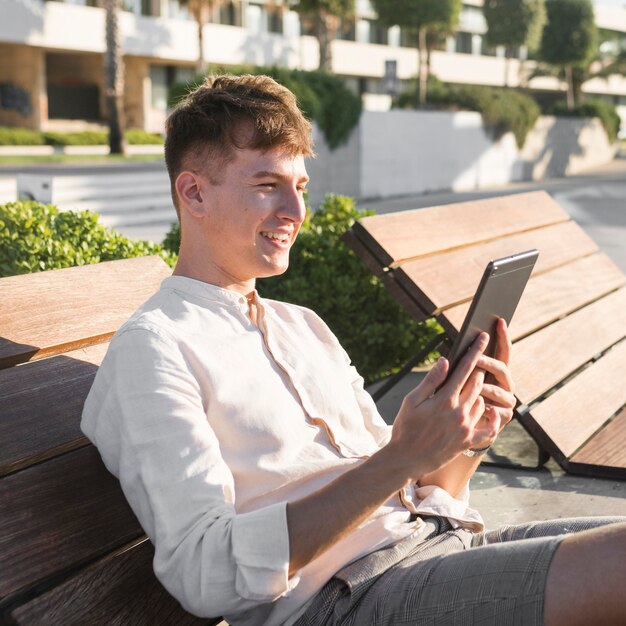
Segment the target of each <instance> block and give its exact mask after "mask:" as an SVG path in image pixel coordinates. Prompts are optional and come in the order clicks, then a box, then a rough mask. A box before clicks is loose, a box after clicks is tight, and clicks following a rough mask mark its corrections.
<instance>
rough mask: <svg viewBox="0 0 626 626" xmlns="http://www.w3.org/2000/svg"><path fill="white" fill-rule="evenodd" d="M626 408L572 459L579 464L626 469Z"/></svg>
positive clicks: (571, 460) (572, 461)
mask: <svg viewBox="0 0 626 626" xmlns="http://www.w3.org/2000/svg"><path fill="white" fill-rule="evenodd" d="M624 450H626V408H624V409H622V411H620V413H619V414H618V415H617V416H616V417H615V418H614V419H613V420H611V422H610V423H609V424H607V425H606V426H605V427H604V428H603V429H602V430H601V431H600V432H599V433H598V434H597V435H596V436H595V437H594V438H593V439H592V440H591V441H590V442H589V443H587V444H586V445H585V446H583V447H582V448H581V449H580V450H579V451H578V452H577V453H576V454H574V455H573V456H572V458H571V459H570V462H571V463H576V464H579V465H591V466H596V467H598V466H602V467H609V468H619V469H622V470H626V455H625V454H624Z"/></svg>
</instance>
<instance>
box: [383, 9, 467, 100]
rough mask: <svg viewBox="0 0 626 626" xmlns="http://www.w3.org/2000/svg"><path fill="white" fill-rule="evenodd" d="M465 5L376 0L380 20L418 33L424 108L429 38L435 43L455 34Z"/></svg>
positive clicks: (428, 71) (421, 95)
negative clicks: (442, 36)
mask: <svg viewBox="0 0 626 626" xmlns="http://www.w3.org/2000/svg"><path fill="white" fill-rule="evenodd" d="M462 4H463V3H462V2H461V0H372V5H373V7H374V10H375V11H376V13H377V14H378V19H379V20H380V21H381V22H382V23H383V24H387V25H388V26H394V25H398V26H400V27H401V28H404V29H405V30H408V31H413V32H415V33H417V41H418V48H419V57H418V74H417V78H418V84H419V88H418V90H417V96H418V100H417V102H418V104H419V106H420V107H423V106H424V105H425V104H426V100H427V86H428V77H429V75H430V50H429V38H430V40H431V42H432V43H434V41H435V40H436V39H437V35H448V34H452V32H453V31H454V28H455V26H456V25H457V23H458V21H459V15H460V13H461V8H462ZM429 36H430V37H429Z"/></svg>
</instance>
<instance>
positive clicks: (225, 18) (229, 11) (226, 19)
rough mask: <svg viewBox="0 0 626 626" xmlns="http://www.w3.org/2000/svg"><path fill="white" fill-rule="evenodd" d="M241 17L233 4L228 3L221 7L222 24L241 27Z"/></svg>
mask: <svg viewBox="0 0 626 626" xmlns="http://www.w3.org/2000/svg"><path fill="white" fill-rule="evenodd" d="M238 18H239V15H238V14H237V10H236V9H235V5H234V4H233V3H232V2H227V3H226V4H222V5H221V6H220V24H226V25H228V26H241V23H240V20H239V19H238Z"/></svg>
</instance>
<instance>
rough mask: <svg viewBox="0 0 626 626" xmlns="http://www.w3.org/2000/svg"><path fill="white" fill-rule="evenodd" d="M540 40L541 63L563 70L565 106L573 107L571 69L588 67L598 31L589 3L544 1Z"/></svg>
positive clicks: (584, 1)
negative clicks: (545, 16)
mask: <svg viewBox="0 0 626 626" xmlns="http://www.w3.org/2000/svg"><path fill="white" fill-rule="evenodd" d="M546 12H547V22H546V25H545V27H544V29H543V35H542V38H541V48H540V56H541V60H542V61H545V62H546V63H549V64H550V65H554V66H555V67H558V68H562V69H564V70H565V75H566V78H567V85H568V89H567V106H568V107H569V108H570V109H572V108H573V107H574V105H575V93H574V77H573V72H574V69H575V68H580V67H583V66H585V65H586V64H588V63H589V62H590V61H591V59H592V58H593V56H594V54H595V53H596V50H597V44H598V41H597V40H598V30H597V27H596V22H595V18H594V13H593V5H592V3H591V0H548V1H547V2H546Z"/></svg>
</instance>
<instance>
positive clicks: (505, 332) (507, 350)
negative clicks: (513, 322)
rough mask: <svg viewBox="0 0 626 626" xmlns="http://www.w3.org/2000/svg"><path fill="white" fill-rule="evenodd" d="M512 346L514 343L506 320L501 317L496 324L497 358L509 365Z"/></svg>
mask: <svg viewBox="0 0 626 626" xmlns="http://www.w3.org/2000/svg"><path fill="white" fill-rule="evenodd" d="M512 348H513V344H512V343H511V336H510V334H509V329H508V327H507V324H506V321H505V320H503V319H502V318H500V319H499V320H498V323H497V324H496V352H495V356H496V359H498V360H499V361H502V362H503V363H505V364H506V365H508V364H509V361H510V359H511V350H512Z"/></svg>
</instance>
